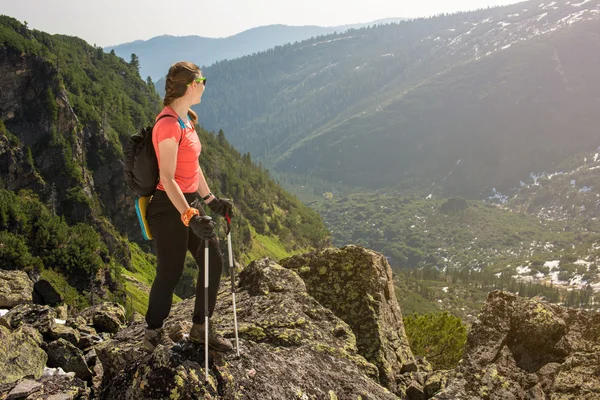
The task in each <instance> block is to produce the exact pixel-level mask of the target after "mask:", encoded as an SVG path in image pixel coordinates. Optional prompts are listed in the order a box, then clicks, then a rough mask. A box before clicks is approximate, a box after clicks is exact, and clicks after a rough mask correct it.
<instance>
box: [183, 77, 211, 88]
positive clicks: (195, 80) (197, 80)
mask: <svg viewBox="0 0 600 400" xmlns="http://www.w3.org/2000/svg"><path fill="white" fill-rule="evenodd" d="M194 82H196V83H200V82H202V83H203V84H204V86H206V78H205V77H202V78H196V79H194V80H193V81H191V82H190V83H188V84H187V86H190V85H191V84H192V83H194Z"/></svg>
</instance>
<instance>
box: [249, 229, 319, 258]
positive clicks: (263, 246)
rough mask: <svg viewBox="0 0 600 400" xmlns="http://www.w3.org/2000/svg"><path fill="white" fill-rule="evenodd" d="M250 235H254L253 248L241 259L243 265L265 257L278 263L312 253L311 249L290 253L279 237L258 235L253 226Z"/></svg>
mask: <svg viewBox="0 0 600 400" xmlns="http://www.w3.org/2000/svg"><path fill="white" fill-rule="evenodd" d="M250 233H251V235H252V248H251V249H250V251H249V252H248V253H246V254H244V255H243V256H242V257H241V260H240V261H241V262H242V263H243V264H248V263H250V262H252V261H254V260H257V259H260V258H263V257H269V258H271V259H272V260H274V261H276V262H278V261H279V260H281V259H283V258H286V257H290V256H293V255H295V254H300V253H305V252H307V251H310V249H304V248H301V249H297V250H294V251H288V250H286V248H285V246H284V244H283V243H282V242H281V241H280V240H279V238H278V237H276V236H267V235H261V234H259V233H256V230H255V229H254V228H253V227H252V226H250Z"/></svg>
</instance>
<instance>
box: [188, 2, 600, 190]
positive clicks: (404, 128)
mask: <svg viewBox="0 0 600 400" xmlns="http://www.w3.org/2000/svg"><path fill="white" fill-rule="evenodd" d="M599 34H600V2H599V1H598V0H591V1H583V2H580V3H571V2H569V1H564V0H563V1H558V2H557V1H554V2H550V3H548V2H542V1H539V0H534V1H529V2H524V3H518V4H514V5H510V6H505V7H497V8H492V9H486V10H478V11H474V12H465V13H457V14H452V15H444V16H439V17H432V18H423V19H418V20H412V21H404V22H400V23H398V24H391V25H382V26H377V27H374V28H368V29H367V28H361V29H357V30H350V31H348V32H346V33H343V34H335V35H334V34H331V35H327V36H323V37H319V38H314V39H310V40H307V41H304V42H301V43H298V44H295V45H291V46H283V47H280V48H277V49H274V50H269V51H266V52H263V53H260V54H257V55H253V56H248V57H244V58H242V59H237V60H232V61H226V62H219V63H217V64H215V65H212V66H210V67H208V68H206V69H205V70H204V73H205V75H206V76H210V80H211V85H210V90H209V91H207V94H206V96H205V99H204V101H203V103H202V105H201V106H200V107H198V108H197V109H198V112H199V113H200V114H199V116H200V121H201V123H202V124H203V125H204V126H206V127H207V128H209V129H219V128H223V129H225V130H226V131H227V132H228V140H230V141H231V143H232V144H233V145H234V146H236V147H237V148H238V149H240V150H241V151H243V152H245V151H248V152H250V153H251V154H252V156H253V157H254V158H256V159H259V160H261V161H262V162H263V163H264V164H266V165H267V166H268V167H269V168H271V169H272V170H274V171H276V172H285V173H296V174H300V175H302V176H304V175H310V176H314V177H317V178H320V179H325V180H328V181H330V182H336V183H337V182H341V183H343V184H346V185H355V186H356V185H358V186H362V187H369V188H381V187H385V186H389V185H398V184H402V183H403V182H407V181H419V182H420V183H423V182H428V183H429V184H431V183H432V182H435V184H437V185H441V186H443V187H444V188H445V190H447V191H448V194H460V195H468V196H481V195H482V193H484V192H486V191H491V189H492V188H493V187H496V188H498V189H499V190H502V191H504V190H506V189H507V188H512V187H514V186H515V184H517V185H518V181H519V179H521V178H522V177H523V176H528V175H529V173H530V172H536V171H542V170H546V169H547V168H548V166H549V165H551V163H552V162H560V161H562V160H564V159H566V158H568V157H570V156H571V155H573V154H576V153H579V152H581V151H586V150H587V149H589V148H590V146H591V148H595V147H597V146H598V144H599V142H600V132H598V129H597V127H598V126H599V125H600V115H599V114H598V113H597V109H598V101H600V100H599V99H600V76H599V75H598V73H597V71H598V70H599V69H600V40H599V39H598V37H599ZM245 74H250V75H252V76H253V77H254V78H253V79H252V80H247V79H245ZM594 110H596V111H594ZM567 132H568V134H567Z"/></svg>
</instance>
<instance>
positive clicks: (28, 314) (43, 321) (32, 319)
mask: <svg viewBox="0 0 600 400" xmlns="http://www.w3.org/2000/svg"><path fill="white" fill-rule="evenodd" d="M4 320H5V321H6V322H7V323H8V325H9V326H10V328H12V329H16V328H18V327H19V326H21V325H25V324H28V325H31V326H33V327H34V328H35V329H37V330H38V331H39V332H40V333H41V334H42V335H48V334H49V333H50V332H51V331H52V330H54V329H55V328H56V313H55V312H54V309H53V308H51V307H50V306H41V305H39V304H19V305H18V306H16V307H14V308H12V309H11V310H10V311H9V312H7V313H6V315H4Z"/></svg>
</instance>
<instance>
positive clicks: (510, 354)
mask: <svg viewBox="0 0 600 400" xmlns="http://www.w3.org/2000/svg"><path fill="white" fill-rule="evenodd" d="M434 398H435V399H437V400H450V399H468V400H471V399H473V400H475V399H484V400H487V399H490V400H500V399H523V400H525V399H527V400H542V399H553V400H557V399H558V400H563V399H564V400H566V399H590V400H591V399H598V398H600V313H597V312H589V311H583V310H575V309H569V308H565V307H560V306H556V305H552V304H547V303H544V302H541V301H538V300H535V299H526V298H522V297H518V296H515V295H512V294H509V293H507V292H500V291H495V292H492V293H490V295H489V297H488V299H487V302H486V304H485V306H484V308H483V310H482V312H481V314H480V316H479V318H478V320H477V322H476V323H475V324H474V325H473V327H472V328H471V331H470V333H469V337H468V340H467V346H466V348H465V353H464V357H463V360H462V362H461V365H460V366H459V367H458V368H457V371H456V373H455V376H454V377H453V378H451V380H450V382H449V385H448V388H447V389H445V390H444V391H442V392H441V393H440V394H438V395H436V396H435V397H434Z"/></svg>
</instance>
